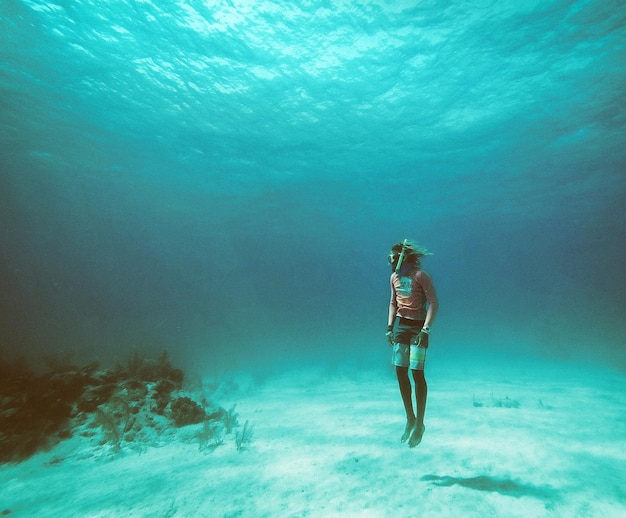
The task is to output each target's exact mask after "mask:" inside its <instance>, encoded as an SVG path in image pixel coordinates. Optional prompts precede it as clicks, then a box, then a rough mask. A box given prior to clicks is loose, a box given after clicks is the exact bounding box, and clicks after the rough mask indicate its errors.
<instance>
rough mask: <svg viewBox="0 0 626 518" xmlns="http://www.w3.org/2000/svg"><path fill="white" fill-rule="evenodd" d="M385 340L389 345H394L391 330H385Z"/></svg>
mask: <svg viewBox="0 0 626 518" xmlns="http://www.w3.org/2000/svg"><path fill="white" fill-rule="evenodd" d="M387 342H389V347H393V346H394V341H393V331H387Z"/></svg>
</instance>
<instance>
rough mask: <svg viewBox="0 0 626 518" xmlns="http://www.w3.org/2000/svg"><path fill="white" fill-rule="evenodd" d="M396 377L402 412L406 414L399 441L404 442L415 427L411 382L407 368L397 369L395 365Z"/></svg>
mask: <svg viewBox="0 0 626 518" xmlns="http://www.w3.org/2000/svg"><path fill="white" fill-rule="evenodd" d="M396 377H397V378H398V386H399V387H400V395H401V396H402V403H403V404H404V411H405V413H406V428H405V429H404V433H403V434H402V438H401V439H400V440H401V441H402V442H405V441H406V440H407V439H408V438H409V436H410V435H411V432H412V431H413V428H414V426H415V414H414V413H413V401H412V394H411V381H410V380H409V368H408V367H399V366H398V365H396Z"/></svg>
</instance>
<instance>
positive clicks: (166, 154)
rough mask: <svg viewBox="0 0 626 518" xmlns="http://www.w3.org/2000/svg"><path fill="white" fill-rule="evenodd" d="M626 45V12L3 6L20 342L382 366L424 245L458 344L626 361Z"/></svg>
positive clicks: (443, 343) (7, 256) (12, 306)
mask: <svg viewBox="0 0 626 518" xmlns="http://www.w3.org/2000/svg"><path fill="white" fill-rule="evenodd" d="M625 41H626V7H625V6H624V4H623V3H622V2H620V1H617V0H615V1H609V0H588V1H585V0H577V1H554V0H542V1H539V0H537V1H524V2H518V1H507V2H495V1H488V0H480V1H455V2H453V1H445V0H431V1H421V2H408V1H403V2H399V1H398V2H397V1H383V0H377V1H371V0H367V1H364V0H363V1H351V0H346V1H326V2H324V1H320V2H310V1H302V2H287V1H279V0H272V1H253V0H250V1H247V0H245V1H244V0H232V1H229V0H221V1H220V0H216V1H210V2H200V1H196V0H181V1H180V2H173V1H172V2H170V1H166V2H152V1H150V0H147V1H138V2H130V1H122V0H116V1H111V2H95V1H76V0H56V1H49V2H46V1H43V0H2V2H1V3H0V169H1V170H0V217H1V222H2V223H1V226H0V261H1V262H0V267H1V272H0V273H1V279H0V283H1V284H0V345H1V348H2V350H3V351H4V353H5V354H12V353H19V354H24V355H26V356H27V357H30V358H32V359H35V360H36V359H37V358H39V357H40V356H42V355H44V354H48V353H49V352H50V351H57V352H62V351H71V352H72V354H74V355H76V357H79V358H83V359H92V358H94V357H95V358H99V359H102V360H105V361H109V360H114V359H116V358H121V359H125V358H126V356H127V355H128V354H129V351H132V350H133V349H140V350H148V351H149V350H161V349H163V348H167V349H168V350H169V351H170V353H171V356H172V357H173V358H174V359H175V360H177V361H179V362H186V364H187V365H191V362H193V365H194V366H195V367H197V368H198V369H204V370H223V369H232V368H252V367H254V368H259V369H261V368H270V367H279V368H280V367H282V366H284V365H292V364H294V363H307V362H311V361H322V360H330V361H343V360H347V361H356V362H362V363H368V362H373V363H376V362H378V361H379V356H380V352H379V351H380V348H381V347H382V348H385V347H386V345H385V342H384V332H385V326H386V317H387V304H388V298H389V294H388V290H389V287H388V275H389V270H388V265H387V264H386V256H387V253H388V249H389V247H390V246H391V245H392V244H393V243H395V242H397V241H400V240H402V239H403V238H405V237H409V238H413V239H416V240H417V241H418V242H420V243H422V244H423V245H425V246H426V247H428V248H429V249H430V250H432V251H433V252H434V254H435V255H434V256H433V257H430V258H428V259H426V260H425V261H424V268H425V269H426V270H427V271H429V272H430V273H431V274H432V276H433V278H434V280H435V284H436V287H437V290H438V292H439V298H440V303H441V309H440V314H439V317H438V320H437V322H436V324H435V326H434V328H433V335H432V338H431V342H432V344H433V346H435V347H437V348H438V350H439V351H445V354H448V355H451V356H452V355H457V354H465V353H467V352H468V351H469V352H472V351H473V352H475V351H501V352H503V353H505V354H507V353H509V352H510V353H513V352H516V353H519V352H520V351H521V352H522V353H523V354H537V355H538V357H546V356H549V357H552V358H554V357H556V358H563V359H567V360H574V361H585V362H588V361H594V362H595V361H597V362H600V363H611V364H614V365H616V366H618V367H619V368H621V369H626V355H625V354H624V348H623V345H624V342H625V337H626V324H625V323H624V322H625V320H624V316H623V315H624V310H625V309H626V276H625V274H624V264H625V262H626V254H625V250H626V247H625V246H624V244H625V242H626V217H625V215H624V207H625V202H626V178H625V174H624V173H625V171H626V104H625V103H624V99H626V49H625V43H624V42H625ZM442 354H443V353H442ZM384 358H385V360H387V358H386V352H385V356H384Z"/></svg>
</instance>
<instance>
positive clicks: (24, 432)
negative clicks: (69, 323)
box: [0, 352, 246, 463]
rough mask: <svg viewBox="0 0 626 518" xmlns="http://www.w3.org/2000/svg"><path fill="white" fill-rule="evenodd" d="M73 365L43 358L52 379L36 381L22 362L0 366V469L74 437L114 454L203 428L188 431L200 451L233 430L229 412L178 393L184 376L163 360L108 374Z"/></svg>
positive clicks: (135, 361)
mask: <svg viewBox="0 0 626 518" xmlns="http://www.w3.org/2000/svg"><path fill="white" fill-rule="evenodd" d="M70 359H71V358H70V357H69V356H67V355H65V356H63V357H58V356H50V357H47V358H45V359H44V361H45V363H46V365H47V366H48V368H49V372H46V373H43V374H38V373H36V372H35V371H34V370H33V369H32V368H31V367H30V366H29V365H28V364H27V363H26V362H25V361H24V360H23V359H17V360H13V361H8V360H5V359H3V358H0V463H6V462H19V461H21V460H24V459H26V458H28V457H30V456H31V455H33V454H34V453H36V452H37V451H40V450H42V449H47V448H50V447H52V446H54V445H55V444H57V443H59V442H60V441H62V440H64V439H68V438H70V437H72V436H73V435H74V434H77V436H78V435H80V436H82V437H84V438H86V439H87V440H89V441H92V443H93V444H94V445H96V446H100V447H103V446H104V447H107V448H109V450H110V451H112V452H118V451H120V450H122V449H123V448H127V447H133V448H135V449H136V448H140V449H145V448H146V447H148V446H155V445H159V444H163V443H164V442H167V441H168V440H169V441H171V440H177V439H176V438H173V437H174V434H175V433H176V432H175V430H176V429H182V427H187V426H189V425H195V426H197V427H200V428H198V429H197V430H195V431H194V430H193V429H192V430H191V431H190V433H191V437H192V438H194V440H197V441H198V442H199V443H200V449H210V450H212V449H214V448H215V447H217V446H219V445H220V444H223V442H224V436H225V435H226V434H227V433H231V432H232V431H233V428H234V427H236V426H237V414H236V413H235V412H234V406H233V407H232V408H231V409H230V410H228V411H227V410H225V409H224V408H221V407H219V406H215V405H213V404H212V403H209V402H208V400H207V398H206V397H203V398H201V400H200V402H198V401H195V400H194V399H193V394H190V393H187V392H186V391H184V390H183V381H184V373H183V371H182V370H181V369H177V368H174V367H173V366H172V365H171V363H170V360H169V357H168V355H167V353H166V352H164V353H163V354H162V355H161V356H159V358H158V359H156V360H151V359H146V358H144V357H143V356H142V355H140V354H139V353H137V352H134V353H132V354H131V355H130V356H129V358H128V361H127V363H126V365H121V364H118V365H116V366H115V367H114V368H112V369H101V368H100V367H99V365H98V364H97V363H92V364H89V365H86V366H83V367H77V366H75V365H73V364H72V362H71V361H70ZM244 431H245V427H244ZM244 435H246V434H244ZM181 437H182V436H181ZM236 440H237V448H238V449H239V448H240V441H239V440H238V439H236ZM243 443H245V441H243V442H242V444H243Z"/></svg>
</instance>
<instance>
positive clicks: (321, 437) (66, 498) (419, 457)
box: [0, 364, 626, 518]
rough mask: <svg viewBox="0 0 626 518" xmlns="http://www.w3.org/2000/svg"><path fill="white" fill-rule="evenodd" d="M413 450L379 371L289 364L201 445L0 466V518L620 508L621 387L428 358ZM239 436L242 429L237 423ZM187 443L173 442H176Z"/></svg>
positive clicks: (81, 450)
mask: <svg viewBox="0 0 626 518" xmlns="http://www.w3.org/2000/svg"><path fill="white" fill-rule="evenodd" d="M427 377H428V382H429V401H428V410H427V416H426V427H427V428H426V433H425V435H424V439H423V441H422V443H421V444H420V445H419V446H418V447H416V448H414V449H409V448H408V446H406V445H405V444H401V443H400V441H399V438H400V435H401V433H402V430H403V428H404V418H403V413H402V409H401V402H400V397H399V393H398V389H397V386H396V382H395V379H394V375H393V373H392V371H391V370H390V369H388V370H384V371H380V372H374V373H372V372H368V373H365V372H360V373H354V372H349V371H348V370H344V371H343V372H340V371H338V370H337V369H335V370H334V371H333V373H332V374H330V373H328V372H324V371H323V370H319V371H314V370H311V371H309V372H292V373H290V374H287V375H285V376H283V377H281V378H274V379H271V380H268V381H265V382H264V383H262V384H259V385H258V386H251V385H250V384H249V383H243V384H241V388H242V390H241V391H240V393H238V394H237V393H230V394H228V395H225V396H224V398H225V399H223V400H222V401H221V402H220V403H221V404H222V406H224V407H226V408H229V406H231V405H232V404H234V403H236V404H237V408H236V409H237V412H238V413H239V422H240V424H243V422H245V420H248V421H249V423H251V424H252V426H253V437H252V440H251V442H250V443H249V444H248V445H246V446H245V447H244V448H242V449H241V450H240V451H238V450H237V448H236V445H235V440H234V437H233V436H232V435H229V436H226V441H225V443H224V444H223V445H222V446H219V447H217V448H216V449H214V450H212V451H211V450H208V449H205V450H203V451H200V449H199V446H198V443H197V442H196V441H195V439H193V436H194V431H195V429H193V427H185V428H187V429H188V430H185V428H183V429H181V430H180V432H179V433H178V434H177V435H176V436H173V437H172V439H171V441H170V442H167V441H166V443H165V445H164V446H162V447H152V448H148V449H146V450H145V451H143V452H139V451H136V450H132V449H130V448H128V447H126V446H125V447H124V448H123V449H122V451H121V452H120V453H117V454H114V453H112V452H111V451H110V449H109V447H108V446H103V447H100V448H96V449H94V448H93V442H89V441H87V440H86V439H85V438H83V437H80V436H79V437H75V438H72V439H69V440H66V441H65V442H63V443H61V444H59V445H58V446H56V447H55V448H54V449H53V450H52V451H49V452H44V453H40V454H37V455H36V456H34V457H32V458H31V459H29V460H27V461H25V462H22V463H20V464H14V465H4V466H0V488H1V489H0V495H1V496H0V512H2V511H4V513H5V514H6V515H7V516H16V517H22V516H36V517H48V516H50V517H57V518H58V517H65V518H67V517H73V516H78V517H125V516H135V517H144V516H145V517H228V516H230V517H234V516H242V517H255V518H258V517H264V516H267V517H270V516H271V517H276V516H293V517H296V516H297V517H301V516H360V517H363V516H376V517H386V516H392V517H393V516H397V517H401V516H402V517H405V516H423V517H441V516H444V517H445V516H454V517H460V516H462V517H472V516H477V517H478V516H481V517H482V516H497V517H515V516H519V517H539V516H564V517H565V516H567V517H571V516H577V517H578V516H580V517H582V516H585V517H593V516H601V517H603V518H613V517H619V516H626V490H625V489H624V481H625V480H626V413H625V409H626V390H625V389H626V382H625V378H624V376H623V375H620V374H618V373H616V372H609V371H597V372H594V373H593V374H590V373H589V372H587V371H585V370H583V369H571V368H568V367H565V366H563V365H553V366H546V365H544V366H543V368H542V369H541V372H538V369H536V368H531V367H530V366H529V367H528V368H525V367H522V366H520V365H517V364H516V365H514V366H511V365H507V364H493V365H490V366H485V367H483V369H482V371H481V372H475V368H473V367H464V366H462V365H461V366H444V365H440V366H439V367H438V369H437V370H436V371H433V372H430V371H429V373H428V376H427ZM239 430H241V426H240V427H239ZM185 441H186V442H185Z"/></svg>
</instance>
